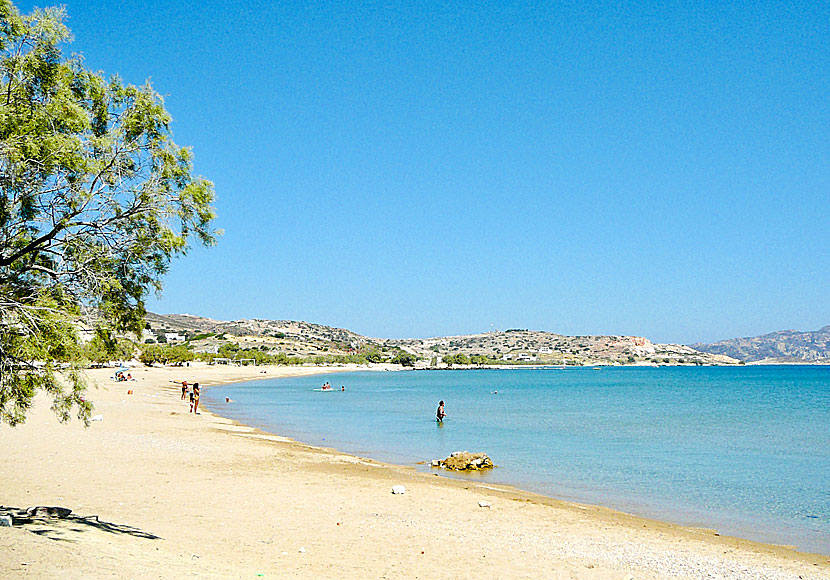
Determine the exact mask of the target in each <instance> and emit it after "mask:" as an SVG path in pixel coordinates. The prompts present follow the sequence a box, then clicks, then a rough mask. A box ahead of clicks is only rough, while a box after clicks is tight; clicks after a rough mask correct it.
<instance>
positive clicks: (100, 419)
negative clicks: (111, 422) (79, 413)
mask: <svg viewBox="0 0 830 580" xmlns="http://www.w3.org/2000/svg"><path fill="white" fill-rule="evenodd" d="M103 420H104V416H103V415H95V416H94V417H92V418H91V419H90V421H103Z"/></svg>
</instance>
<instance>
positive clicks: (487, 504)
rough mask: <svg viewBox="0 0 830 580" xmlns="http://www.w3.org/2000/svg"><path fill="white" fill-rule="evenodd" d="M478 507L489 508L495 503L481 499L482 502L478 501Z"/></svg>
mask: <svg viewBox="0 0 830 580" xmlns="http://www.w3.org/2000/svg"><path fill="white" fill-rule="evenodd" d="M478 507H480V508H487V509H488V510H489V509H490V508H491V507H493V504H491V503H490V502H489V501H484V500H481V501H480V502H478Z"/></svg>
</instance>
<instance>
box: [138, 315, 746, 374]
mask: <svg viewBox="0 0 830 580" xmlns="http://www.w3.org/2000/svg"><path fill="white" fill-rule="evenodd" d="M147 323H148V325H149V327H150V328H149V329H148V331H147V332H146V333H145V339H146V340H148V341H153V340H154V337H155V338H158V337H162V336H164V334H165V333H181V334H182V335H183V336H184V337H186V339H187V340H188V343H189V344H190V345H191V347H192V348H193V349H195V350H197V351H202V352H217V350H218V348H219V347H221V346H222V344H224V343H227V342H233V343H236V344H238V345H239V346H240V347H241V348H256V349H261V350H263V351H266V352H268V353H271V354H277V353H285V354H286V355H288V356H299V357H308V356H314V355H338V354H349V353H354V352H366V351H370V350H371V351H378V352H381V353H388V356H389V357H390V358H391V357H392V356H394V353H396V352H398V351H400V350H403V351H407V352H410V353H412V354H415V355H417V356H418V357H419V358H420V359H421V360H422V361H424V362H423V364H424V365H429V364H431V363H432V362H433V361H435V362H438V361H440V360H441V359H442V357H445V356H447V355H457V354H464V355H467V356H472V355H483V356H486V357H489V358H491V359H497V360H500V361H503V362H505V363H516V362H524V363H536V364H569V365H586V364H587V365H594V364H622V365H624V364H736V363H737V362H738V361H737V360H735V359H732V358H730V357H728V356H723V355H721V354H711V353H703V352H699V351H697V350H695V349H694V348H692V347H689V346H684V345H679V344H653V343H652V342H651V341H650V340H648V339H647V338H643V337H637V336H599V335H597V336H564V335H561V334H554V333H551V332H542V331H534V330H507V331H497V332H487V333H483V334H473V335H466V336H447V337H436V338H426V339H381V338H371V337H367V336H363V335H360V334H357V333H355V332H352V331H350V330H346V329H343V328H334V327H331V326H324V325H321V324H312V323H309V322H297V321H291V320H262V319H251V320H234V321H230V322H227V321H220V320H212V319H210V318H203V317H200V316H193V315H190V314H169V315H161V314H152V313H149V314H148V315H147Z"/></svg>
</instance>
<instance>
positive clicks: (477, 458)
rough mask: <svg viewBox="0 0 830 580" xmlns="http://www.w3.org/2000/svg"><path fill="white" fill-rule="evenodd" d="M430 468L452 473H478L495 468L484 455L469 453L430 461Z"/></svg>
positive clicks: (455, 454)
mask: <svg viewBox="0 0 830 580" xmlns="http://www.w3.org/2000/svg"><path fill="white" fill-rule="evenodd" d="M432 466H433V467H443V468H444V469H449V470H452V471H479V470H481V469H492V468H493V467H495V466H494V465H493V461H492V460H491V459H490V457H489V456H488V455H487V454H486V453H470V452H469V451H456V452H455V453H452V454H450V456H449V457H447V458H446V459H441V460H439V459H435V460H433V461H432Z"/></svg>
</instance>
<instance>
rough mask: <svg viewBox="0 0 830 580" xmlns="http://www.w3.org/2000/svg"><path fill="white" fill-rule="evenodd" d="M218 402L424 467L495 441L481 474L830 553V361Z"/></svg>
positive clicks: (485, 375) (331, 442)
mask: <svg viewBox="0 0 830 580" xmlns="http://www.w3.org/2000/svg"><path fill="white" fill-rule="evenodd" d="M325 380H328V381H330V382H331V384H332V385H333V386H334V387H335V388H336V389H337V391H335V392H328V393H327V392H319V391H315V390H314V389H315V388H319V387H320V385H321V383H322V382H323V381H325ZM341 385H342V386H345V387H346V391H345V392H340V391H339V389H340V387H341ZM225 397H231V398H232V399H233V400H234V402H233V403H232V404H230V405H228V404H225V403H224V399H225ZM203 399H204V401H205V403H207V405H208V407H209V408H210V409H211V410H214V411H217V412H219V413H220V414H222V415H224V416H226V417H230V418H233V419H237V420H239V421H242V422H244V423H247V424H250V425H254V426H257V427H260V428H262V429H265V430H267V431H272V432H275V433H279V434H281V435H286V436H289V437H292V438H294V439H297V440H299V441H303V442H306V443H310V444H314V445H323V446H327V447H334V448H336V449H339V450H342V451H346V452H349V453H353V454H357V455H361V456H365V457H371V458H374V459H379V460H382V461H387V462H392V463H399V464H409V465H412V464H416V463H417V462H420V461H429V460H431V459H437V458H443V457H446V456H447V455H449V454H450V453H451V452H453V451H459V450H468V451H484V452H486V453H488V454H489V455H490V456H491V457H492V458H493V461H494V462H495V463H496V465H497V466H498V467H497V468H496V469H494V470H493V471H492V472H491V473H487V474H484V475H476V476H474V477H476V478H477V479H480V480H481V479H483V480H486V481H490V482H493V483H507V484H513V485H516V486H518V487H520V488H522V489H526V490H529V491H535V492H539V493H542V494H544V495H548V496H551V497H555V498H561V499H567V500H574V501H578V502H582V503H592V504H599V505H605V506H609V507H613V508H617V509H620V510H623V511H626V512H629V513H634V514H638V515H643V516H648V517H654V518H658V519H662V520H667V521H672V522H676V523H681V524H687V525H700V526H705V527H709V528H714V529H716V530H718V531H719V532H721V533H724V534H734V535H738V536H742V537H746V538H750V539H755V540H760V541H766V542H773V543H780V544H790V545H795V546H797V547H799V548H800V549H802V550H806V551H812V552H819V553H823V554H830V367H808V366H774V367H770V366H764V367H760V366H754V367H753V366H750V367H699V368H689V367H682V368H678V367H663V368H632V367H630V368H603V369H601V370H593V369H591V368H572V369H571V368H568V369H564V370H556V369H545V370H533V369H516V370H476V371H414V372H358V373H341V374H333V375H325V376H322V375H318V376H312V377H302V378H288V379H267V380H262V381H255V382H248V383H239V384H235V385H226V386H221V387H215V388H211V389H206V390H205V392H204V395H203ZM440 399H443V400H444V401H445V402H446V409H445V410H446V412H447V418H446V420H445V421H444V422H443V424H439V423H436V421H435V409H436V407H437V405H438V401H439V400H440ZM420 468H421V469H428V468H427V467H420Z"/></svg>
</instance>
